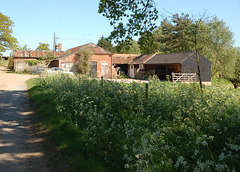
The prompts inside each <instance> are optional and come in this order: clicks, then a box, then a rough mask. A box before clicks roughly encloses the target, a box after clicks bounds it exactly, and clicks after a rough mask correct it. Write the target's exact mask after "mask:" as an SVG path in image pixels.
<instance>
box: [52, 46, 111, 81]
mask: <svg viewBox="0 0 240 172" xmlns="http://www.w3.org/2000/svg"><path fill="white" fill-rule="evenodd" d="M83 47H88V49H89V50H90V52H91V53H92V56H91V70H90V74H91V75H95V76H97V77H101V76H103V77H111V76H115V75H116V70H115V69H114V68H113V66H112V56H113V54H112V53H111V52H109V51H107V50H105V49H103V48H102V47H100V46H98V45H95V44H93V43H89V44H86V45H82V46H78V47H75V48H71V49H68V50H67V51H66V53H65V55H64V56H62V57H60V58H58V59H57V60H55V61H54V65H55V67H60V68H63V69H64V70H65V71H70V72H75V73H76V62H77V61H78V55H77V52H78V51H79V50H80V49H81V48H83Z"/></svg>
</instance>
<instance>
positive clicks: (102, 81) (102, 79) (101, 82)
mask: <svg viewBox="0 0 240 172" xmlns="http://www.w3.org/2000/svg"><path fill="white" fill-rule="evenodd" d="M101 86H102V88H103V76H101Z"/></svg>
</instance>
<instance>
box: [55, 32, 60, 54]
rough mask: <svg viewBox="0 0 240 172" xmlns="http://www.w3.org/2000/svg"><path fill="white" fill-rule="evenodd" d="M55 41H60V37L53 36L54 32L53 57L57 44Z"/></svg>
mask: <svg viewBox="0 0 240 172" xmlns="http://www.w3.org/2000/svg"><path fill="white" fill-rule="evenodd" d="M57 39H60V37H56V35H55V32H54V35H53V55H54V56H55V52H56V49H57V47H56V43H57Z"/></svg>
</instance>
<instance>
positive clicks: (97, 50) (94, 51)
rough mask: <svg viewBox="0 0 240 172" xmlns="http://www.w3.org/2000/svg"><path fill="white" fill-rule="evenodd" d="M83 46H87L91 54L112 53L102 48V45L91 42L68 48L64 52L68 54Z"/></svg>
mask: <svg viewBox="0 0 240 172" xmlns="http://www.w3.org/2000/svg"><path fill="white" fill-rule="evenodd" d="M83 47H88V48H89V49H90V51H91V52H92V54H112V53H111V52H109V51H107V50H105V49H103V48H102V47H99V46H98V45H95V44H93V43H89V44H85V45H81V46H78V47H75V48H71V49H68V50H67V51H66V52H67V53H68V54H72V53H76V52H77V51H78V50H80V49H81V48H83Z"/></svg>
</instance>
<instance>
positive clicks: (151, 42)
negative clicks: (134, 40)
mask: <svg viewBox="0 0 240 172" xmlns="http://www.w3.org/2000/svg"><path fill="white" fill-rule="evenodd" d="M161 37H162V28H161V26H160V27H159V28H158V29H156V30H154V31H153V33H152V32H145V33H143V34H142V35H141V37H140V38H139V41H138V42H139V45H140V49H141V54H154V53H158V54H161V53H162V52H163V49H162V48H163V47H164V45H165V43H161V42H160V40H161Z"/></svg>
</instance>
